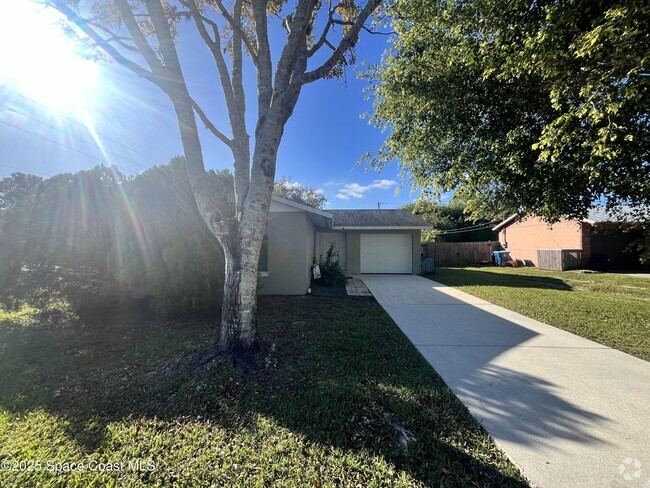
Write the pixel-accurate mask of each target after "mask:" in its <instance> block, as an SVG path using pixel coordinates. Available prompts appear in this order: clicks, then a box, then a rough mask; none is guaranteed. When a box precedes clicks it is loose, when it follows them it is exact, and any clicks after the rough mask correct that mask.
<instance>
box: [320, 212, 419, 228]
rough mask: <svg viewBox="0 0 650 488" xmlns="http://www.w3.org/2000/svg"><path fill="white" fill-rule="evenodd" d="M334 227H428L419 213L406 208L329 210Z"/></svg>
mask: <svg viewBox="0 0 650 488" xmlns="http://www.w3.org/2000/svg"><path fill="white" fill-rule="evenodd" d="M329 212H330V213H331V214H332V215H333V217H334V222H333V228H334V229H386V228H393V229H428V228H430V227H431V225H430V224H429V223H427V221H426V220H424V219H423V218H422V217H420V216H419V215H414V214H412V213H411V212H408V211H406V210H329Z"/></svg>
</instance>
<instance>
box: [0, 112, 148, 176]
mask: <svg viewBox="0 0 650 488" xmlns="http://www.w3.org/2000/svg"><path fill="white" fill-rule="evenodd" d="M0 124H4V125H7V126H9V127H13V128H14V129H17V130H19V131H22V132H25V133H27V134H31V135H33V136H35V137H38V138H39V139H43V140H45V141H48V142H51V143H52V144H56V145H57V146H61V147H64V148H66V149H70V150H71V151H74V152H77V153H79V154H83V155H84V156H86V157H89V158H91V159H96V160H97V161H100V162H102V163H106V164H108V165H110V166H115V167H116V168H119V169H121V170H123V171H128V172H129V173H132V174H134V175H136V174H138V173H137V172H136V171H133V170H132V169H129V168H124V167H122V166H118V165H117V164H114V163H112V162H110V161H107V160H106V159H102V158H98V157H97V156H93V155H92V154H89V153H87V152H83V151H80V150H78V149H76V148H74V147H72V146H68V145H67V144H63V143H61V142H59V141H55V140H54V139H50V138H48V137H45V136H42V135H40V134H37V133H36V132H32V131H29V130H27V129H23V128H22V127H18V126H17V125H13V124H10V123H9V122H5V121H4V120H0Z"/></svg>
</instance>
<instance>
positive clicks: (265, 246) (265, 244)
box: [257, 234, 269, 276]
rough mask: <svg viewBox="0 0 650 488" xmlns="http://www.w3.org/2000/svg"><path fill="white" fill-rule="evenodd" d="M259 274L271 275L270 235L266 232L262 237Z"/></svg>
mask: <svg viewBox="0 0 650 488" xmlns="http://www.w3.org/2000/svg"><path fill="white" fill-rule="evenodd" d="M257 274H258V275H259V276H268V275H269V236H268V235H266V234H264V239H262V248H261V249H260V261H259V265H258V267H257Z"/></svg>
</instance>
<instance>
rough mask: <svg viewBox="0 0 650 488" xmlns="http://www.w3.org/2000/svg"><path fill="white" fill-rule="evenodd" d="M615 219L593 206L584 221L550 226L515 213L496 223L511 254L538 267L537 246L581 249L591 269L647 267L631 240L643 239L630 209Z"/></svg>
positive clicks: (582, 263)
mask: <svg viewBox="0 0 650 488" xmlns="http://www.w3.org/2000/svg"><path fill="white" fill-rule="evenodd" d="M621 215H622V217H618V218H614V217H612V216H611V215H610V214H608V213H607V212H605V211H604V209H602V208H594V209H592V210H591V211H590V212H589V215H588V216H587V218H586V219H584V220H572V219H561V220H560V221H559V222H556V223H555V224H553V225H552V226H549V225H548V224H547V223H546V222H544V221H543V220H542V219H541V218H539V217H535V216H526V215H523V216H522V215H519V214H514V215H511V216H510V217H508V218H507V219H505V220H504V221H503V222H501V223H500V224H498V225H497V226H495V227H494V228H493V229H492V230H494V231H495V232H498V233H499V241H500V242H501V245H502V246H503V248H504V249H506V250H508V251H510V257H511V258H512V259H517V260H519V261H522V262H525V263H527V264H532V265H535V266H537V250H538V249H564V250H579V251H581V267H583V268H592V269H612V270H614V269H621V270H641V269H644V268H645V269H647V265H646V266H645V267H644V266H642V265H641V263H640V262H639V254H638V251H635V250H630V249H629V246H630V244H631V243H633V242H635V241H638V240H639V239H642V238H643V231H642V230H641V229H636V228H634V227H633V226H634V222H633V220H632V214H631V210H630V209H624V211H623V212H622V213H621Z"/></svg>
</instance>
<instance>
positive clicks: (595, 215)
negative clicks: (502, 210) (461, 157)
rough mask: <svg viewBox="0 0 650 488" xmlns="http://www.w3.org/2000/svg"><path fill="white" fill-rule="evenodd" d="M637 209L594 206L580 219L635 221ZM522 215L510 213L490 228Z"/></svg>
mask: <svg viewBox="0 0 650 488" xmlns="http://www.w3.org/2000/svg"><path fill="white" fill-rule="evenodd" d="M638 210H639V209H638V208H635V207H628V206H623V207H621V208H620V210H619V211H618V212H608V211H607V209H606V208H605V207H594V208H592V209H591V210H589V214H588V215H587V218H586V219H582V220H581V222H586V223H588V224H602V223H605V222H635V221H637V220H638V215H637V212H638ZM522 217H523V215H522V214H512V215H511V216H510V217H508V218H507V219H504V220H503V221H502V222H500V223H499V224H497V225H496V226H495V227H492V230H493V231H495V232H498V231H499V230H501V229H503V228H504V227H507V226H509V225H510V224H514V223H515V222H516V221H518V220H519V219H520V218H522Z"/></svg>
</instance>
